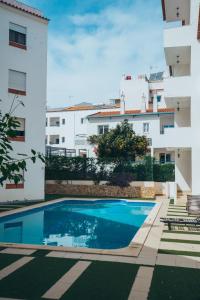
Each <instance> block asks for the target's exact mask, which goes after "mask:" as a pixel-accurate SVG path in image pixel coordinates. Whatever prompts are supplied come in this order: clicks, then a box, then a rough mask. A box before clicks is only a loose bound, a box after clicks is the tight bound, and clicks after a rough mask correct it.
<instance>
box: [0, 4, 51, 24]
mask: <svg viewBox="0 0 200 300" xmlns="http://www.w3.org/2000/svg"><path fill="white" fill-rule="evenodd" d="M0 3H3V4H5V5H8V6H10V7H13V8H16V9H18V10H21V11H23V12H25V13H28V14H30V15H32V16H35V17H38V18H41V19H43V20H46V21H49V19H47V18H45V17H44V16H43V14H42V12H41V11H40V10H38V9H36V8H33V7H31V6H28V5H26V4H24V3H22V2H19V1H16V0H0Z"/></svg>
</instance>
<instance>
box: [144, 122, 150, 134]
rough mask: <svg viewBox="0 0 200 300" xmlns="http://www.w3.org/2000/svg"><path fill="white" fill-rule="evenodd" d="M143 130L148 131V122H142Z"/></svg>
mask: <svg viewBox="0 0 200 300" xmlns="http://www.w3.org/2000/svg"><path fill="white" fill-rule="evenodd" d="M143 132H144V133H149V123H143Z"/></svg>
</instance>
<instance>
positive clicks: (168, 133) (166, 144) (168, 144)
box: [153, 127, 192, 148]
mask: <svg viewBox="0 0 200 300" xmlns="http://www.w3.org/2000/svg"><path fill="white" fill-rule="evenodd" d="M186 137H187V138H186ZM191 145H192V130H191V127H176V128H165V131H164V134H160V135H159V136H158V137H157V138H155V139H154V144H153V147H154V148H190V147H191Z"/></svg>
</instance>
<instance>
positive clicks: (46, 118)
mask: <svg viewBox="0 0 200 300" xmlns="http://www.w3.org/2000/svg"><path fill="white" fill-rule="evenodd" d="M47 126H48V118H46V127H47Z"/></svg>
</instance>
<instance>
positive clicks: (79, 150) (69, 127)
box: [46, 99, 120, 156]
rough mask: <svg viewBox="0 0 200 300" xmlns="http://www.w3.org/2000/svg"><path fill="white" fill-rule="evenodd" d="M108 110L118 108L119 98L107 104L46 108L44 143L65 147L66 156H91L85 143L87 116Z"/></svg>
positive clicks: (89, 148) (82, 104)
mask: <svg viewBox="0 0 200 300" xmlns="http://www.w3.org/2000/svg"><path fill="white" fill-rule="evenodd" d="M110 110H118V111H119V110H120V106H119V99H114V100H113V101H112V102H111V103H110V104H107V105H106V104H102V105H92V104H90V103H80V104H78V105H75V106H72V107H66V108H59V109H48V110H47V114H46V145H49V146H52V147H59V148H65V149H67V155H68V156H79V155H80V156H83V155H84V156H85V155H86V156H91V153H90V150H91V147H90V146H89V145H88V143H87V138H88V136H89V135H88V129H87V128H88V120H87V116H88V115H91V114H94V113H97V112H99V111H110ZM93 155H94V154H93Z"/></svg>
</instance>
